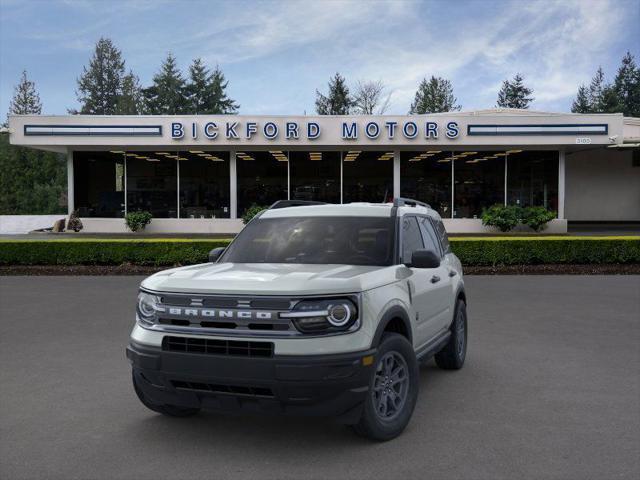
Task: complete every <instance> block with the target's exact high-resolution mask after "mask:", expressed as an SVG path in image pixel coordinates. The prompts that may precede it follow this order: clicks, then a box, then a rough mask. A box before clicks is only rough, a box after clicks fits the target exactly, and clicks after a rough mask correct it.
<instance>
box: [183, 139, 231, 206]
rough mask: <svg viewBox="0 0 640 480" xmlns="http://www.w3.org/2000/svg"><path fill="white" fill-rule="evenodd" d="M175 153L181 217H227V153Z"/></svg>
mask: <svg viewBox="0 0 640 480" xmlns="http://www.w3.org/2000/svg"><path fill="white" fill-rule="evenodd" d="M177 155H178V156H179V158H178V159H177V160H178V168H179V170H180V171H179V175H178V176H179V178H180V218H229V217H230V216H231V201H230V192H229V188H230V181H229V153H228V152H204V151H200V150H192V151H189V152H178V154H177Z"/></svg>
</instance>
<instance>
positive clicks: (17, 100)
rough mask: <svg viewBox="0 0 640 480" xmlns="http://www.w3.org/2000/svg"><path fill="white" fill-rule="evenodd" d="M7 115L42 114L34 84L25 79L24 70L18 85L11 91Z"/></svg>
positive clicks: (25, 73) (25, 72)
mask: <svg viewBox="0 0 640 480" xmlns="http://www.w3.org/2000/svg"><path fill="white" fill-rule="evenodd" d="M9 113H11V114H14V115H29V114H35V115H40V114H41V113H42V103H41V102H40V96H39V95H38V92H37V91H36V84H35V83H34V82H32V81H31V80H29V79H28V78H27V71H26V70H23V71H22V76H21V77H20V83H18V85H16V87H15V89H14V91H13V98H12V99H11V103H10V104H9Z"/></svg>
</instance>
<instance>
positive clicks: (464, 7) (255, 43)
mask: <svg viewBox="0 0 640 480" xmlns="http://www.w3.org/2000/svg"><path fill="white" fill-rule="evenodd" d="M101 36H104V37H109V38H111V39H112V40H113V41H114V43H115V44H116V46H117V47H118V48H119V49H120V50H121V51H122V53H123V56H124V59H125V60H126V67H127V69H131V70H133V72H134V73H135V74H137V75H138V76H139V77H140V81H141V83H142V84H143V85H148V84H149V83H150V82H151V80H152V78H153V75H154V73H156V72H157V71H158V69H159V67H160V64H161V62H162V60H163V59H164V58H165V57H166V55H167V53H168V52H172V53H173V54H174V55H175V56H176V57H177V60H178V63H179V66H180V68H181V69H183V71H184V72H187V71H188V66H189V64H190V63H191V61H192V60H193V59H194V58H197V57H201V58H202V59H203V60H204V61H205V62H206V63H207V64H208V65H209V66H212V67H213V66H215V65H216V64H218V65H219V66H220V68H221V69H222V70H223V72H224V74H225V75H226V77H227V80H228V81H229V87H228V93H229V96H230V97H231V98H233V99H234V100H236V101H237V102H238V103H239V104H240V111H239V113H241V114H283V115H287V114H290V115H294V114H296V115H297V114H304V113H306V114H313V113H314V111H315V110H314V101H315V91H316V89H319V90H320V91H322V92H326V90H327V82H328V80H329V78H330V77H331V76H332V75H334V74H335V73H336V72H340V73H341V74H342V75H343V76H345V77H346V79H347V81H348V84H349V85H350V86H355V84H356V82H357V81H367V80H375V81H377V80H381V81H382V82H383V83H384V84H385V85H386V88H387V93H388V94H390V104H389V109H388V110H387V112H386V113H389V114H405V113H407V111H408V110H409V107H410V104H411V101H412V100H413V97H414V95H415V91H416V88H417V86H418V84H419V83H420V81H421V80H422V79H423V78H424V77H430V76H431V75H435V76H441V77H444V78H447V79H449V80H451V82H452V83H453V87H454V93H455V95H456V97H457V99H458V103H459V104H461V105H462V107H463V110H472V109H480V108H491V107H494V106H495V103H496V97H497V92H498V90H499V88H500V85H501V83H502V81H503V80H504V79H506V78H511V77H513V75H515V74H516V73H520V74H522V75H523V76H524V78H525V83H526V84H527V85H528V86H529V87H531V88H533V90H534V94H533V96H534V97H535V100H534V102H533V104H532V105H531V108H532V109H536V110H542V111H563V112H566V111H569V110H570V108H571V102H572V100H573V98H574V97H575V94H576V90H577V88H578V86H579V85H580V84H581V83H588V82H589V80H590V79H591V77H592V76H593V74H594V73H595V71H596V69H597V68H598V66H600V65H601V66H602V67H603V69H604V71H605V74H606V76H607V79H608V80H612V79H613V77H614V76H615V72H616V70H617V68H618V66H619V64H620V60H621V58H622V57H623V56H624V54H625V52H626V51H627V50H629V51H631V53H632V54H634V55H635V56H636V62H637V63H639V64H640V0H561V1H546V0H521V1H519V0H516V1H488V0H487V1H484V0H460V1H452V0H449V1H400V0H397V1H371V0H370V1H364V0H363V1H355V0H353V1H342V0H315V1H313V0H307V1H295V0H289V1H275V0H274V1H200V0H182V1H178V0H174V1H165V0H125V1H121V0H104V1H99V0H0V116H2V117H4V115H5V114H6V112H7V110H8V107H9V101H10V99H11V96H12V95H13V90H14V87H15V85H16V84H17V83H18V80H19V77H20V74H21V72H22V70H25V69H26V70H27V74H28V76H29V78H30V79H31V80H33V81H35V83H36V88H37V90H38V92H39V93H40V98H41V100H42V103H43V113H47V114H66V112H67V109H69V108H76V107H77V106H78V103H77V100H76V94H75V89H76V80H77V78H78V76H79V75H80V74H81V73H82V68H83V66H84V65H87V64H88V62H89V60H90V58H91V54H92V52H93V49H94V46H95V43H96V41H97V40H98V39H99V38H100V37H101Z"/></svg>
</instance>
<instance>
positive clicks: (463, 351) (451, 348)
mask: <svg viewBox="0 0 640 480" xmlns="http://www.w3.org/2000/svg"><path fill="white" fill-rule="evenodd" d="M450 331H451V337H449V341H448V342H447V344H446V345H445V346H444V348H443V349H442V350H440V351H439V352H438V353H436V355H435V359H436V365H438V367H440V368H442V369H443V370H459V369H461V368H462V366H463V365H464V359H465V358H466V356H467V305H466V304H465V302H464V301H463V300H458V302H457V303H456V310H455V315H454V317H453V322H452V323H451V327H450Z"/></svg>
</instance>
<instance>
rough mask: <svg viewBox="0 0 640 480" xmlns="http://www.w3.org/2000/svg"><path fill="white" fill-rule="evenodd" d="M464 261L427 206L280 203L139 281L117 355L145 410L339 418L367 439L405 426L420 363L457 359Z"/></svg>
mask: <svg viewBox="0 0 640 480" xmlns="http://www.w3.org/2000/svg"><path fill="white" fill-rule="evenodd" d="M466 347H467V314H466V297H465V292H464V284H463V280H462V268H461V265H460V261H459V260H458V258H457V257H456V256H455V255H454V254H453V253H451V249H450V247H449V242H448V239H447V234H446V232H445V229H444V225H443V224H442V220H441V219H440V216H439V215H438V213H437V212H435V211H434V210H432V209H431V208H430V207H429V206H428V205H426V204H423V203H421V202H417V201H415V200H409V199H403V198H399V199H396V200H395V201H394V202H393V204H391V203H389V204H368V203H351V204H345V205H331V204H317V202H303V201H280V202H276V203H275V204H274V205H273V206H272V207H271V208H269V209H268V210H265V211H263V212H262V213H261V214H259V215H258V216H256V217H255V218H254V219H253V220H252V221H251V222H249V224H248V225H247V226H246V227H245V228H244V230H242V232H240V234H238V236H237V237H236V238H235V240H234V241H233V242H232V243H231V244H230V245H229V246H228V247H227V248H226V249H222V248H220V249H214V250H212V251H211V254H210V263H205V264H201V265H192V266H188V267H181V268H174V269H171V270H166V271H162V272H159V273H157V274H155V275H152V276H151V277H149V278H147V279H145V280H144V281H143V282H142V285H141V287H140V294H139V297H138V304H137V314H136V325H135V327H134V328H133V331H132V333H131V341H130V344H129V346H128V348H127V357H128V358H129V360H130V361H131V364H132V366H133V383H134V387H135V391H136V393H137V394H138V396H139V398H140V400H141V401H142V403H143V404H144V405H146V406H147V407H149V408H150V409H151V410H154V411H156V412H160V413H163V414H166V415H171V416H188V415H193V414H195V413H197V412H198V411H199V410H200V408H211V409H217V410H222V411H238V410H240V411H250V412H266V413H279V414H303V415H322V416H332V417H337V418H339V419H340V420H341V421H342V422H343V423H346V424H350V425H352V426H353V428H354V430H355V431H356V432H357V433H359V434H361V435H364V436H367V437H369V438H372V439H376V440H388V439H391V438H393V437H395V436H397V435H399V434H400V433H401V432H402V430H403V429H404V428H405V426H406V425H407V423H408V422H409V419H410V418H411V415H412V413H413V409H414V407H415V404H416V400H417V398H418V388H419V376H418V363H419V362H420V361H423V360H427V359H429V358H431V357H432V356H435V361H436V363H437V364H438V366H440V367H441V368H444V369H459V368H461V367H462V365H463V363H464V359H465V354H466Z"/></svg>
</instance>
